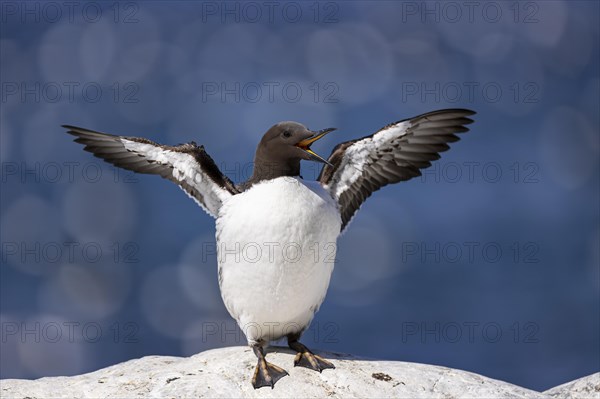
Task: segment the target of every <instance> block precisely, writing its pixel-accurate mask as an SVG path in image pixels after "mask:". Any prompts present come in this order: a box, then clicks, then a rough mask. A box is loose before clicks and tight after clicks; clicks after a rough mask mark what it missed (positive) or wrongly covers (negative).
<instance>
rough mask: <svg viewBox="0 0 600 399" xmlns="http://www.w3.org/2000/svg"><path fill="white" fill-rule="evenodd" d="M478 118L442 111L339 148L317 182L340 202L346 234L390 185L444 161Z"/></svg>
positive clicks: (468, 113)
mask: <svg viewBox="0 0 600 399" xmlns="http://www.w3.org/2000/svg"><path fill="white" fill-rule="evenodd" d="M473 114H475V112H473V111H470V110H467V109H444V110H439V111H433V112H429V113H426V114H423V115H419V116H416V117H414V118H411V119H405V120H402V121H399V122H395V123H392V124H390V125H388V126H386V127H384V128H382V129H381V130H379V131H378V132H376V133H374V134H372V135H370V136H366V137H363V138H361V139H357V140H351V141H347V142H344V143H341V144H338V145H337V146H336V147H335V148H334V149H333V152H332V153H331V155H330V156H329V159H328V161H329V163H331V164H332V165H333V166H329V165H326V166H325V167H324V168H323V170H322V171H321V174H320V175H319V178H318V180H319V182H320V183H321V184H322V185H323V187H324V188H325V189H327V190H328V191H329V193H330V194H331V196H332V197H333V198H335V199H336V200H337V201H338V204H339V208H340V213H341V216H342V231H344V229H345V228H346V226H347V225H348V223H349V222H350V220H351V219H352V217H353V216H354V214H355V213H356V211H357V210H358V209H359V208H360V206H361V205H362V203H363V202H364V201H365V200H366V199H367V198H368V197H369V196H370V195H371V194H372V193H373V192H375V191H377V190H379V189H380V188H381V187H383V186H386V185H388V184H391V183H397V182H400V181H404V180H409V179H411V178H413V177H416V176H420V175H421V171H420V169H424V168H427V167H429V166H431V161H434V160H436V159H439V158H440V155H439V153H440V152H443V151H446V150H447V149H448V148H450V147H449V146H448V143H452V142H455V141H458V136H456V133H463V132H467V131H469V129H468V128H466V127H465V125H468V124H470V123H472V122H473V120H472V119H469V118H467V117H468V116H470V115H473Z"/></svg>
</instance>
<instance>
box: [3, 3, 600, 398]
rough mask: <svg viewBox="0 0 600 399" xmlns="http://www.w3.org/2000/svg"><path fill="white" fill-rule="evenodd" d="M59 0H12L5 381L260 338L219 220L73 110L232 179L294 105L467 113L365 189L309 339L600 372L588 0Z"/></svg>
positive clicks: (507, 371) (486, 367)
mask: <svg viewBox="0 0 600 399" xmlns="http://www.w3.org/2000/svg"><path fill="white" fill-rule="evenodd" d="M49 4H50V5H49ZM61 4H62V3H52V2H50V3H43V2H29V3H27V4H25V3H17V2H3V3H2V10H1V11H2V14H1V18H2V28H1V40H0V45H1V58H0V59H1V61H0V66H1V70H0V74H1V76H0V78H1V83H2V103H1V111H0V131H1V143H0V144H1V145H0V150H1V152H0V156H1V160H2V193H1V218H2V220H1V241H2V248H1V250H2V266H1V268H0V272H1V278H0V284H1V308H0V309H1V316H0V317H1V322H2V340H1V346H0V348H1V353H2V355H1V369H0V376H1V377H2V378H36V377H41V376H51V375H72V374H78V373H82V372H87V371H91V370H95V369H98V368H100V367H105V366H108V365H111V364H114V363H117V362H121V361H124V360H127V359H133V358H137V357H141V356H145V355H156V354H158V355H175V356H189V355H192V354H194V353H197V352H199V351H202V350H205V349H209V348H214V347H222V346H228V345H236V344H237V345H244V344H245V341H244V339H243V337H242V336H241V335H240V334H239V333H238V332H236V331H237V330H236V327H235V324H234V322H233V321H232V319H231V318H230V317H229V316H228V314H227V312H226V310H225V308H224V306H223V304H222V302H221V299H220V295H219V292H218V285H217V278H216V258H215V256H214V255H213V254H212V252H211V248H213V247H212V246H213V245H214V222H213V220H212V219H211V218H209V217H208V216H207V215H206V214H204V212H202V211H201V210H200V209H199V208H198V207H197V206H196V205H195V204H194V203H193V201H190V200H189V199H188V198H187V197H186V196H185V195H183V194H182V192H181V191H180V190H179V189H178V188H177V187H176V186H175V185H173V184H171V183H169V182H166V181H161V180H160V179H159V178H157V177H155V176H142V175H132V174H128V173H120V174H118V175H115V174H114V173H115V172H114V169H112V168H111V167H110V166H109V165H107V164H104V163H102V162H101V161H100V160H97V159H95V158H93V157H92V156H91V155H90V154H88V153H85V152H83V151H82V149H81V147H80V146H79V145H77V144H74V143H72V142H71V139H72V137H70V136H68V135H66V134H64V131H63V129H61V128H60V125H61V124H74V125H80V126H84V127H88V128H91V129H96V130H101V131H106V132H111V133H116V134H126V135H134V136H144V137H148V138H150V139H153V140H155V141H159V142H163V143H168V144H176V143H180V142H186V141H189V140H195V141H196V142H198V143H202V144H204V145H205V147H206V148H207V150H208V152H209V154H211V156H212V157H213V158H214V159H215V160H216V162H217V164H219V165H220V166H221V168H222V169H223V170H224V171H226V173H227V174H228V175H229V176H230V177H231V178H232V179H233V180H234V181H236V182H240V181H243V180H244V179H245V178H247V177H248V174H249V171H250V168H249V167H248V165H249V163H250V162H251V161H252V158H253V155H254V149H255V146H256V144H257V142H258V140H259V139H260V137H261V135H262V134H263V133H264V132H265V131H266V130H267V129H268V128H269V127H270V126H271V125H272V124H274V123H276V122H278V121H281V120H296V121H299V122H301V123H304V124H306V125H307V126H309V127H310V128H313V129H320V128H324V127H329V126H335V127H338V128H339V131H337V132H335V133H332V134H331V135H329V136H328V137H327V138H325V139H323V140H322V141H320V142H319V143H317V144H316V145H315V146H313V149H314V150H316V151H317V152H318V153H321V154H323V155H327V154H328V153H329V151H330V150H331V148H333V146H334V145H335V144H336V143H337V142H339V141H342V140H346V139H350V138H355V137H361V136H363V135H366V134H370V133H372V132H374V131H375V130H377V129H378V128H380V127H381V126H383V125H385V124H387V123H389V122H393V121H396V120H399V119H403V118H407V117H411V116H414V115H416V114H419V113H423V112H427V111H430V110H434V109H438V108H446V107H465V108H472V109H474V110H476V111H477V112H478V114H477V115H476V116H475V117H474V118H475V120H476V122H475V123H474V124H473V125H472V131H471V132H470V133H467V134H465V135H463V136H462V138H463V140H461V141H460V142H458V143H456V144H455V145H453V148H452V149H451V150H450V151H449V152H448V153H446V154H444V156H443V158H442V159H441V160H440V161H438V163H437V164H436V165H435V166H434V167H432V168H431V169H429V170H428V171H427V173H426V174H425V176H424V177H423V178H417V179H414V180H412V181H409V182H406V183H402V184H398V185H395V186H391V187H386V188H385V189H383V190H382V191H380V192H377V193H376V194H375V195H374V196H373V197H372V198H370V199H369V200H368V201H367V202H366V204H365V205H364V206H363V207H362V209H361V210H360V212H359V214H358V216H357V217H356V218H355V219H354V221H353V223H352V225H351V226H350V229H349V230H348V232H347V233H346V234H345V235H344V236H343V237H342V238H341V239H340V240H339V251H338V263H337V265H336V269H335V271H334V274H333V278H332V282H331V286H330V289H329V293H328V297H327V299H326V301H325V303H324V305H323V306H322V308H321V310H320V312H319V313H318V314H317V316H316V318H315V321H314V323H313V326H312V328H311V330H310V331H309V332H308V333H307V334H306V336H305V339H304V341H305V343H306V344H307V345H308V346H311V347H316V348H321V349H325V350H331V351H339V352H346V353H353V354H357V355H363V356H368V357H375V358H384V359H393V360H404V361H412V362H421V363H431V364H440V365H445V366H449V367H456V368H461V369H465V370H470V371H474V372H477V373H481V374H483V375H486V376H490V377H493V378H497V379H502V380H506V381H509V382H512V383H515V384H519V385H522V386H525V387H528V388H532V389H537V390H543V389H547V388H550V387H552V386H555V385H558V384H561V383H563V382H566V381H569V380H572V379H575V378H578V377H582V376H584V375H587V374H590V373H593V372H596V371H598V370H599V369H600V366H599V350H600V347H599V340H598V337H599V317H598V316H599V301H598V298H599V287H600V284H599V279H600V275H599V262H600V260H599V252H600V249H599V241H600V230H599V223H598V220H599V207H598V204H599V185H598V183H599V180H598V174H599V172H598V171H599V169H598V162H599V153H600V145H599V139H598V134H599V133H598V132H599V117H598V110H599V105H600V104H599V89H600V79H599V72H598V71H599V70H600V68H599V67H600V65H599V52H598V46H599V43H598V38H599V32H598V29H599V28H598V27H599V23H598V15H599V5H598V4H599V3H598V2H591V1H590V2H587V1H585V2H584V1H580V2H577V1H575V2H569V4H568V6H567V2H566V1H551V2H550V1H549V2H526V3H515V2H492V3H485V2H484V3H481V4H480V5H479V6H477V7H476V8H474V9H469V8H468V7H467V6H466V5H465V4H464V3H461V2H458V3H435V2H431V3H422V2H404V3H402V2H392V1H374V2H361V1H350V2H343V3H342V2H325V3H319V4H317V5H315V3H312V2H303V3H291V5H290V3H279V2H276V5H275V6H274V8H273V9H269V8H268V7H266V6H265V5H264V4H263V3H260V2H259V3H251V5H247V4H246V3H237V2H228V3H218V2H208V3H203V4H204V5H202V4H200V3H192V2H168V3H167V2H161V1H153V2H147V3H141V2H140V3H118V4H116V3H112V2H106V3H98V2H96V3H94V2H92V3H91V4H92V5H90V6H87V7H86V8H85V9H84V7H83V3H82V4H79V3H77V4H79V5H78V6H76V7H75V8H74V9H72V10H69V9H68V8H66V7H65V6H63V5H61ZM115 4H116V5H115ZM52 5H54V6H52ZM52 7H54V8H52ZM298 10H299V11H300V13H301V14H298ZM71 11H72V12H71ZM270 11H272V13H271V12H270ZM471 11H472V13H471ZM69 87H72V88H73V89H72V92H70V91H69ZM269 87H273V91H272V92H271V93H270V92H269V89H268V88H269ZM298 88H299V89H300V90H298ZM269 94H271V96H270V95H269ZM317 173H318V167H317V166H316V165H314V164H309V163H306V164H305V165H303V175H304V177H305V178H307V179H309V178H310V179H314V178H315V177H316V175H317ZM69 243H71V244H69ZM69 248H71V249H72V252H71V251H70V250H69ZM469 248H473V252H469ZM99 250H100V251H101V253H98V251H99ZM498 250H500V252H498ZM99 329H101V330H99Z"/></svg>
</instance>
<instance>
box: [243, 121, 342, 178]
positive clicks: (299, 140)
mask: <svg viewBox="0 0 600 399" xmlns="http://www.w3.org/2000/svg"><path fill="white" fill-rule="evenodd" d="M333 130H335V129H334V128H328V129H323V130H320V131H317V132H315V131H312V130H309V129H307V128H306V127H305V126H304V125H302V124H300V123H297V122H280V123H278V124H276V125H274V126H273V127H271V128H270V129H269V130H268V131H267V132H266V133H265V135H264V136H263V138H262V139H261V140H260V143H259V144H258V147H257V148H256V155H255V157H254V174H253V176H252V179H251V180H252V181H255V182H256V181H260V180H265V179H274V178H276V177H280V176H298V175H299V174H300V161H301V160H307V161H316V162H322V163H328V162H327V160H326V159H324V158H322V157H321V156H319V155H317V154H316V153H314V152H313V151H312V150H311V149H310V146H311V144H312V143H314V142H315V141H317V140H319V139H320V138H321V137H323V136H325V135H326V134H327V133H329V132H331V131H333Z"/></svg>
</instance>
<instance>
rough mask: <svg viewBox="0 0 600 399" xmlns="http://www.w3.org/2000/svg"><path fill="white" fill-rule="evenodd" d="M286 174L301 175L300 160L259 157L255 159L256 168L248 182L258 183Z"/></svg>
mask: <svg viewBox="0 0 600 399" xmlns="http://www.w3.org/2000/svg"><path fill="white" fill-rule="evenodd" d="M284 176H300V160H294V161H288V162H276V161H273V160H267V159H261V158H259V157H257V158H256V159H255V160H254V170H253V171H252V177H251V178H250V180H248V183H258V182H259V181H263V180H271V179H276V178H278V177H284Z"/></svg>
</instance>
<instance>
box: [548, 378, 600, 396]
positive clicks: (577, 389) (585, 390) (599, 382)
mask: <svg viewBox="0 0 600 399" xmlns="http://www.w3.org/2000/svg"><path fill="white" fill-rule="evenodd" d="M544 393H545V394H546V395H549V396H551V397H553V398H557V399H588V398H589V399H600V373H596V374H592V375H588V376H587V377H583V378H580V379H578V380H575V381H571V382H567V383H566V384H562V385H559V386H557V387H554V388H552V389H549V390H547V391H546V392H544Z"/></svg>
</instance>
